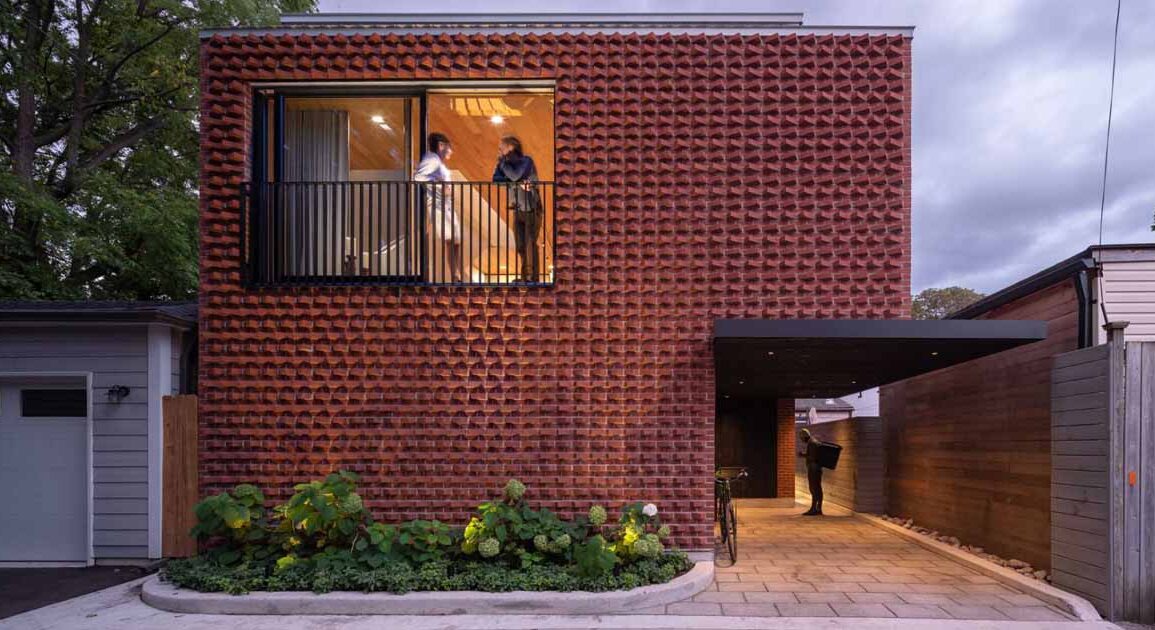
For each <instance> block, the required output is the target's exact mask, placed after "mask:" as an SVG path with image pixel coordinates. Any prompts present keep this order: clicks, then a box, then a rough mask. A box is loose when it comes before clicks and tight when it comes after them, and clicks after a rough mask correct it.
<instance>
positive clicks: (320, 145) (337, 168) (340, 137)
mask: <svg viewBox="0 0 1155 630" xmlns="http://www.w3.org/2000/svg"><path fill="white" fill-rule="evenodd" d="M283 155H284V164H283V169H282V173H283V176H284V179H285V182H289V183H287V184H285V185H284V186H283V189H284V195H285V199H284V201H285V203H284V204H282V207H283V208H285V220H286V223H287V228H288V239H287V243H286V252H285V253H286V259H287V260H286V263H287V264H286V269H287V272H288V273H289V275H340V274H341V273H342V270H343V265H344V260H345V255H346V251H345V250H346V249H347V246H346V237H347V236H348V234H346V225H347V224H348V223H349V221H348V217H346V216H345V215H346V214H347V206H348V205H349V204H347V203H346V199H351V198H352V194H351V193H350V192H349V191H348V189H347V185H346V184H339V183H334V182H347V181H349V112H347V111H342V110H290V111H287V112H285V151H284V153H283ZM294 182H299V183H294ZM309 182H326V183H328V185H318V184H315V183H309Z"/></svg>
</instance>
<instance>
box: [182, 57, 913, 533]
mask: <svg viewBox="0 0 1155 630" xmlns="http://www.w3.org/2000/svg"><path fill="white" fill-rule="evenodd" d="M202 69H203V74H202V88H203V90H202V93H203V97H202V98H203V101H202V108H201V114H202V117H201V134H202V148H201V159H202V173H201V223H200V233H201V267H200V271H201V296H200V302H201V311H200V312H201V320H200V344H201V348H200V361H201V374H200V379H201V380H200V414H201V416H200V453H201V464H200V481H201V485H202V489H203V490H205V491H208V490H213V489H218V488H221V487H224V486H228V485H230V484H234V483H238V482H243V481H249V482H256V483H259V484H261V485H262V487H264V488H265V490H266V491H267V492H268V493H269V494H270V495H271V496H273V497H277V498H279V497H283V496H284V490H286V489H289V488H290V487H291V484H292V483H295V482H298V481H301V480H303V479H307V478H311V477H317V476H320V475H323V474H324V473H327V472H329V471H331V470H333V469H336V468H346V469H351V470H355V471H358V472H360V473H362V474H363V477H364V479H363V486H364V487H363V495H364V496H365V497H366V498H367V499H368V501H369V505H370V506H371V507H372V508H373V509H374V510H375V511H376V513H377V515H378V516H379V517H380V518H385V519H402V518H408V517H414V516H426V517H437V518H442V519H451V520H453V521H455V522H461V520H462V519H463V517H464V515H465V513H466V512H467V511H468V510H469V509H470V508H471V507H472V506H474V505H475V504H476V503H477V502H479V501H481V500H482V499H484V498H486V497H489V496H492V495H493V494H494V493H495V492H496V491H497V490H498V488H499V487H500V486H501V484H502V483H504V481H505V479H506V478H508V477H511V476H516V477H519V478H521V479H523V480H524V481H526V482H527V483H528V484H529V486H530V491H531V494H530V497H531V498H532V499H534V500H537V501H540V502H541V503H542V504H544V505H547V506H549V507H551V508H554V509H558V510H561V511H563V512H564V511H571V510H584V509H586V507H587V506H588V505H589V504H590V503H591V502H608V503H610V504H614V505H616V504H618V503H621V502H624V501H627V500H637V499H642V500H650V501H656V502H658V503H659V505H660V506H661V509H662V510H663V512H664V514H665V516H666V517H667V518H669V519H670V520H671V521H672V522H673V523H674V524H675V531H676V533H677V540H676V542H677V543H679V544H680V545H682V546H684V547H689V548H705V547H708V546H709V545H710V542H711V525H710V523H711V505H712V484H711V482H710V479H711V474H712V467H713V440H714V434H713V414H714V382H713V363H712V361H713V359H712V350H711V327H712V323H713V321H714V319H716V318H724V317H727V318H735V317H747V318H903V317H907V316H908V312H909V301H910V298H909V294H910V100H909V95H910V74H911V70H910V40H909V38H905V37H901V36H857V35H856V36H849V35H847V36H830V35H821V36H818V35H764V36H707V35H549V34H542V35H525V36H518V35H458V36H436V37H434V36H424V37H412V36H404V37H397V36H349V37H345V36H332V37H326V36H307V35H277V36H255V35H246V36H240V35H237V36H229V37H224V36H219V35H218V36H214V37H212V38H209V39H206V40H204V42H203V45H202ZM461 78H470V79H488V78H502V79H512V78H535V79H554V80H555V81H556V84H557V92H556V137H557V145H556V160H557V165H556V177H555V179H556V181H557V193H556V195H557V196H556V207H557V245H556V248H557V249H556V268H557V280H556V285H555V286H553V287H550V288H533V289H528V288H467V289H463V288H400V289H399V288H393V287H372V286H370V287H327V288H326V287H308V288H278V289H254V288H246V287H245V286H243V285H242V283H241V276H240V261H239V251H240V247H239V246H240V242H239V233H240V226H241V223H240V216H239V213H238V210H239V203H238V198H237V194H238V189H239V185H240V183H241V182H242V181H244V180H245V179H246V178H247V172H248V159H249V146H250V144H249V143H250V135H249V133H250V89H251V83H252V82H254V81H265V80H320V79H324V80H330V81H333V80H366V79H378V80H382V79H422V80H424V79H428V80H438V79H461ZM623 182H625V183H628V185H627V186H625V187H622V186H621V185H619V184H620V183H623ZM790 418H791V423H790V436H791V437H790V443H791V444H793V410H792V408H791V413H790ZM784 426H785V425H784V421H783V422H780V424H779V427H780V429H779V430H780V433H782V435H783V436H784V435H785V429H784ZM779 450H780V451H783V450H785V449H779ZM792 453H793V449H792V448H790V449H789V450H786V454H784V455H781V456H780V459H783V458H785V457H786V455H787V454H788V455H789V456H790V457H791V458H792ZM778 465H779V471H778V472H779V475H780V477H779V486H780V487H781V488H788V489H789V488H793V480H792V470H793V464H792V459H791V463H790V464H789V465H786V466H783V462H782V461H780V462H779V464H778Z"/></svg>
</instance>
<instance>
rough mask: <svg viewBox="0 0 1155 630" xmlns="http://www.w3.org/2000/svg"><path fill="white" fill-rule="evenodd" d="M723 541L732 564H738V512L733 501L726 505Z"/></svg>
mask: <svg viewBox="0 0 1155 630" xmlns="http://www.w3.org/2000/svg"><path fill="white" fill-rule="evenodd" d="M722 528H723V530H722V541H723V542H724V543H725V544H726V551H728V552H729V553H730V563H731V564H736V563H737V562H738V511H737V510H736V509H735V508H734V503H733V502H732V501H731V502H730V503H727V504H726V512H725V514H724V517H723V519H722Z"/></svg>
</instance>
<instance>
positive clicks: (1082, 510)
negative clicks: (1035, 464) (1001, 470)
mask: <svg viewBox="0 0 1155 630" xmlns="http://www.w3.org/2000/svg"><path fill="white" fill-rule="evenodd" d="M1125 326H1126V324H1109V325H1108V342H1107V344H1106V345H1101V346H1095V347H1091V348H1086V349H1083V350H1077V351H1075V352H1069V353H1066V354H1061V355H1056V357H1055V364H1054V369H1053V371H1052V377H1051V386H1052V388H1051V396H1052V399H1051V441H1052V443H1051V568H1052V575H1053V581H1054V584H1055V586H1058V587H1060V588H1063V589H1065V590H1068V591H1071V592H1074V593H1078V594H1080V595H1082V596H1083V597H1086V598H1087V599H1088V600H1089V601H1091V602H1092V603H1093V604H1094V605H1095V606H1096V607H1097V608H1098V609H1099V611H1100V612H1101V613H1103V615H1104V616H1106V617H1107V618H1109V619H1113V620H1130V621H1139V622H1145V623H1151V622H1153V621H1155V412H1153V406H1155V343H1139V342H1130V343H1127V342H1125V341H1124V338H1123V329H1124V328H1125Z"/></svg>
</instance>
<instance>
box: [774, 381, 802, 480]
mask: <svg viewBox="0 0 1155 630" xmlns="http://www.w3.org/2000/svg"><path fill="white" fill-rule="evenodd" d="M775 415H776V417H777V420H778V422H777V433H778V436H777V438H778V462H777V470H778V498H779V499H793V498H794V460H795V459H797V458H798V442H797V438H798V436H797V431H796V430H795V429H794V399H793V398H787V399H779V400H778V413H777V414H775Z"/></svg>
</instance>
